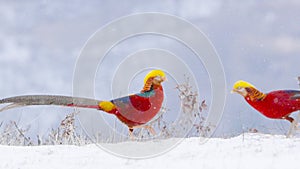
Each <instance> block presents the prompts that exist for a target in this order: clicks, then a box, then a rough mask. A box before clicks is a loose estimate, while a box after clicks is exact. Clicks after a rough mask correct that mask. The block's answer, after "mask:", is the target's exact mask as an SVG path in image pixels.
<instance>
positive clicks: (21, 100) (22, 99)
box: [0, 95, 101, 112]
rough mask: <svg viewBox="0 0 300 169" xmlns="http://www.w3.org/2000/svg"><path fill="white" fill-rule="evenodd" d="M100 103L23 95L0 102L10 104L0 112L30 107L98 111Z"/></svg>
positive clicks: (76, 98)
mask: <svg viewBox="0 0 300 169" xmlns="http://www.w3.org/2000/svg"><path fill="white" fill-rule="evenodd" d="M100 102H101V101H99V100H95V99H89V98H82V97H71V96H58V95H25V96H16V97H9V98H4V99H2V100H0V104H4V103H10V104H9V105H8V106H5V107H3V108H2V109H0V112H1V111H4V110H8V109H12V108H16V107H23V106H30V105H58V106H68V107H82V108H92V109H99V103H100Z"/></svg>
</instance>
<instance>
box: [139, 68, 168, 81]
mask: <svg viewBox="0 0 300 169" xmlns="http://www.w3.org/2000/svg"><path fill="white" fill-rule="evenodd" d="M156 76H160V77H162V78H166V75H165V73H164V72H163V71H161V70H152V71H151V72H149V73H148V74H147V75H146V76H145V78H144V84H146V82H147V80H148V79H149V78H152V77H156Z"/></svg>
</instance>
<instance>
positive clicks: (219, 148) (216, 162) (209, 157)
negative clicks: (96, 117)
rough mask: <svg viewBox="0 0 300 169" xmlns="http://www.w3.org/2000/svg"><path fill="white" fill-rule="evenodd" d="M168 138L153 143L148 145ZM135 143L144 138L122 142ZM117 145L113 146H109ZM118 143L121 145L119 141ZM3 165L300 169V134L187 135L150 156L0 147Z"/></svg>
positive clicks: (68, 148) (23, 168)
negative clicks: (205, 138)
mask: <svg viewBox="0 0 300 169" xmlns="http://www.w3.org/2000/svg"><path fill="white" fill-rule="evenodd" d="M168 141H170V140H162V141H150V142H147V143H146V145H147V144H149V146H155V145H159V144H164V143H163V142H168ZM120 144H122V145H123V146H124V147H126V148H128V147H132V149H134V145H135V144H145V143H141V142H135V143H133V142H128V143H120ZM153 144H154V145H153ZM110 146H113V145H110ZM116 146H119V145H116ZM0 151H1V153H0V168H6V169H11V168H21V169H27V168H28V169H36V168H38V169H40V168H42V169H47V168H49V169H50V168H51V169H53V168H62V169H67V168H70V169H71V168H72V169H77V168H78V169H84V168H116V169H122V168H130V169H148V168H149V169H154V168H169V169H171V168H172V169H177V168H178V169H183V168H198V169H202V168H203V169H210V168H211V169H227V168H228V169H254V168H255V169H265V168H268V169H276V168H278V169H283V168H288V169H299V168H300V162H299V161H298V160H299V159H300V138H286V137H285V136H282V135H266V134H257V133H256V134H254V133H251V134H249V133H247V134H244V135H240V136H238V137H234V138H229V139H223V138H212V139H209V140H208V141H207V142H206V143H204V144H200V142H199V138H189V139H185V140H184V141H183V142H182V143H181V144H180V145H178V146H177V147H175V148H174V149H172V150H171V151H169V152H167V153H165V154H163V155H160V156H157V157H154V158H149V159H142V160H137V159H125V158H120V157H116V156H114V155H111V154H109V153H107V152H106V151H104V150H102V149H100V148H99V147H98V146H96V145H87V146H81V147H78V146H37V147H12V146H0Z"/></svg>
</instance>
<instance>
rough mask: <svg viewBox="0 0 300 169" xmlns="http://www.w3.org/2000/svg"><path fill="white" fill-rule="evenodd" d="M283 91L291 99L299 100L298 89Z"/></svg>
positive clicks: (299, 92)
mask: <svg viewBox="0 0 300 169" xmlns="http://www.w3.org/2000/svg"><path fill="white" fill-rule="evenodd" d="M285 93H286V94H288V95H289V96H290V99H291V100H299V101H300V91H299V90H286V91H285Z"/></svg>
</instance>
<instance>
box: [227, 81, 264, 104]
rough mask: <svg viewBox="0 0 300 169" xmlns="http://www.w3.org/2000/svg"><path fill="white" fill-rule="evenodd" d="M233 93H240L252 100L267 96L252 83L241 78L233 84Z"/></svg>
mask: <svg viewBox="0 0 300 169" xmlns="http://www.w3.org/2000/svg"><path fill="white" fill-rule="evenodd" d="M231 92H232V93H238V94H240V95H242V96H244V97H245V98H250V99H251V100H252V101H254V100H261V99H263V98H265V96H266V95H265V94H264V93H262V92H260V91H258V90H257V89H256V88H255V87H254V86H253V85H252V84H250V83H248V82H245V81H242V80H239V81H237V82H236V83H235V84H234V85H233V89H232V91H231Z"/></svg>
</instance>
